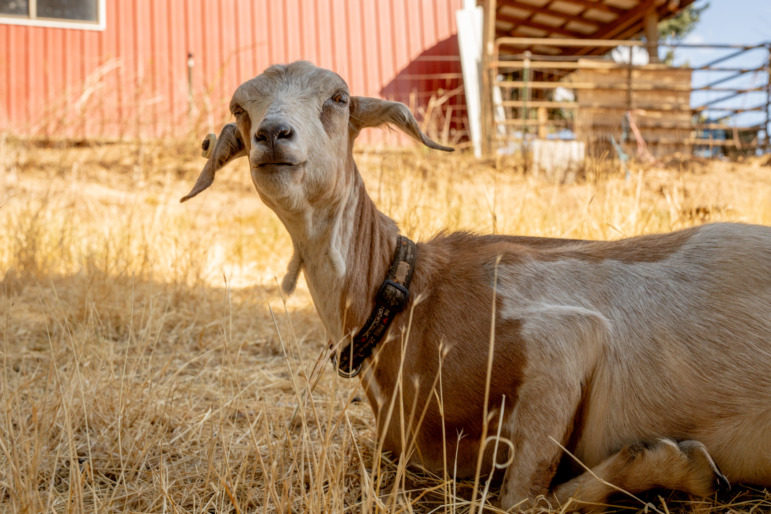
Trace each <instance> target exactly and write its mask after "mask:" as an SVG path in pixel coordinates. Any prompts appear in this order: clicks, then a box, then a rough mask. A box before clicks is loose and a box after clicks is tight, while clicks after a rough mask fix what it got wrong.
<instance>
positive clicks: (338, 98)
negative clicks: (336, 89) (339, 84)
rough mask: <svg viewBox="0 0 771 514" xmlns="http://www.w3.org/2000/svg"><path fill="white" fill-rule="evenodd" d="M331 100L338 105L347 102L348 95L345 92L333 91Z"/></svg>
mask: <svg viewBox="0 0 771 514" xmlns="http://www.w3.org/2000/svg"><path fill="white" fill-rule="evenodd" d="M332 101H333V102H335V103H337V104H340V105H345V104H347V103H348V95H346V94H345V93H335V94H334V95H333V96H332Z"/></svg>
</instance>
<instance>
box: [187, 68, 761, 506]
mask: <svg viewBox="0 0 771 514" xmlns="http://www.w3.org/2000/svg"><path fill="white" fill-rule="evenodd" d="M231 110H232V111H233V113H234V115H235V116H236V118H237V120H236V124H237V127H238V130H237V131H234V130H233V129H232V128H228V127H232V126H228V127H226V129H223V132H222V136H221V139H222V140H221V141H220V142H218V143H217V145H216V147H215V151H214V152H213V155H212V157H211V158H210V160H209V162H208V163H207V165H206V167H205V168H204V171H203V172H202V174H201V178H200V179H199V181H198V182H197V183H196V185H195V186H194V188H193V191H192V192H191V193H190V194H189V195H188V196H187V197H185V200H187V199H189V198H191V197H193V196H195V195H196V194H198V193H200V192H201V191H203V190H204V189H206V188H207V187H209V186H210V185H211V183H212V181H213V180H214V174H215V172H216V171H217V169H219V167H220V166H221V165H223V164H224V163H226V162H228V161H229V160H231V159H233V158H235V157H236V156H240V155H248V156H249V161H250V165H251V166H250V169H251V176H252V181H253V183H254V185H255V188H256V189H257V192H258V194H259V196H260V198H261V199H262V200H263V201H264V202H265V203H266V204H267V205H268V206H269V207H271V208H272V209H273V210H274V211H275V212H276V214H277V215H278V217H279V219H281V221H282V222H283V223H284V225H285V226H286V228H287V230H288V231H289V234H290V235H291V238H292V244H293V250H294V252H293V257H292V260H291V262H290V265H289V267H288V273H287V276H286V277H285V279H284V282H283V284H284V288H285V289H286V290H287V291H291V290H292V289H293V287H294V284H295V283H296V280H297V275H298V274H299V272H300V271H301V270H302V271H303V273H304V275H305V278H306V281H307V283H308V287H309V290H310V292H311V295H312V297H313V301H314V304H315V306H316V309H317V311H318V312H319V315H320V317H321V319H322V321H323V322H324V325H325V326H326V328H327V331H328V333H329V335H330V338H331V339H332V342H333V343H335V344H338V343H341V342H345V341H346V340H347V338H349V337H350V336H351V334H352V333H354V332H355V331H356V330H357V329H358V328H360V327H361V326H362V325H363V323H364V322H365V320H366V318H367V316H368V315H369V312H370V310H371V309H372V306H373V304H374V297H375V293H376V291H377V290H378V288H379V287H380V284H381V282H382V280H383V278H384V277H385V275H386V270H387V268H388V266H389V264H390V262H391V259H392V258H393V252H394V246H395V244H396V237H397V235H398V228H397V227H396V225H395V223H394V222H393V221H392V220H390V219H389V218H388V217H387V216H385V215H384V214H382V213H381V212H379V211H378V210H377V208H376V207H375V205H374V203H373V202H372V200H371V199H370V197H369V195H368V194H367V192H366V189H365V187H364V183H363V181H362V178H361V175H360V174H359V172H358V170H357V168H356V165H355V163H354V161H353V155H352V147H353V142H354V140H355V138H356V136H357V135H358V133H359V131H360V130H361V129H362V128H364V127H371V126H378V125H382V124H390V125H392V126H394V127H396V128H398V129H400V130H402V131H404V132H405V133H407V134H409V135H411V136H413V137H415V138H416V139H417V140H419V141H421V142H423V143H424V144H426V145H427V146H429V147H431V148H438V149H444V150H448V149H447V148H445V147H442V146H441V145H437V144H436V143H434V142H433V141H431V140H430V139H428V138H427V137H426V136H425V135H424V134H422V132H420V130H419V128H418V125H417V123H416V121H415V119H414V118H413V117H412V115H411V113H409V111H408V110H407V109H406V107H405V106H404V105H402V104H398V103H395V102H385V101H382V100H377V99H372V98H360V97H349V96H348V88H347V86H346V84H345V82H344V81H343V80H342V79H341V78H340V77H339V76H337V75H336V74H334V73H332V72H329V71H326V70H321V69H319V68H316V67H315V66H313V65H311V64H310V63H304V62H299V63H293V64H290V65H286V66H273V67H271V68H269V69H268V70H266V72H265V73H264V74H262V75H260V76H258V77H256V78H254V79H252V80H250V81H247V82H246V83H244V84H243V85H242V86H240V87H239V88H238V90H237V91H236V93H235V94H234V96H233V100H232V102H231ZM278 122H280V123H282V124H286V125H287V126H288V127H290V128H291V129H292V130H291V131H290V132H284V133H283V134H284V136H282V138H281V139H276V140H275V141H274V140H271V143H270V144H267V143H266V142H265V138H264V137H263V138H261V137H258V131H259V130H260V128H261V127H262V128H263V130H264V129H266V127H269V126H271V124H272V125H273V126H275V124H276V123H278ZM289 134H291V136H290V135H289ZM769 312H771V230H769V229H768V228H767V227H752V226H747V225H710V226H704V227H698V228H693V229H688V230H683V231H679V232H675V233H672V234H663V235H654V236H641V237H636V238H631V239H625V240H622V241H614V242H604V241H576V240H560V239H541V238H532V237H515V236H478V235H473V234H468V233H455V234H440V235H439V236H437V237H436V238H434V239H432V240H430V241H426V242H423V243H420V244H419V245H418V257H417V261H416V264H415V271H414V275H413V281H412V284H411V286H410V301H409V303H408V305H407V308H406V310H405V311H404V312H403V313H401V314H399V315H398V316H397V317H396V318H395V320H394V323H393V325H392V327H391V329H390V330H389V332H388V334H387V337H386V339H385V340H384V341H382V342H381V343H380V345H379V346H378V348H377V349H376V352H375V354H374V355H373V357H371V358H370V359H368V361H367V362H365V366H364V368H363V370H362V373H361V379H362V384H363V386H364V389H365V391H366V394H367V397H368V399H369V402H370V404H371V405H372V408H373V410H374V412H375V417H376V419H377V425H378V434H379V438H380V439H379V440H380V441H381V442H382V446H383V448H384V449H386V450H389V451H392V452H393V453H394V454H396V455H400V456H401V457H402V458H405V459H410V460H412V461H414V462H417V463H419V464H421V465H423V466H425V467H426V468H428V469H431V470H433V471H441V470H443V469H446V470H448V471H449V470H453V469H456V468H457V476H459V477H460V476H472V475H474V473H475V472H476V470H477V460H478V455H479V452H480V448H481V445H482V443H483V441H484V440H485V437H487V436H490V435H493V434H496V433H500V436H501V437H502V438H503V439H505V441H507V442H508V443H510V445H511V448H512V449H513V454H511V452H510V451H509V446H508V444H503V445H501V454H500V455H499V457H498V459H497V461H498V462H502V461H506V460H507V458H509V457H511V463H510V464H509V465H508V467H507V469H506V472H505V477H504V483H503V488H502V493H501V497H502V503H503V505H504V506H506V507H508V506H512V505H519V504H521V503H520V502H522V501H523V500H526V499H528V498H531V499H532V498H534V497H535V496H538V495H541V494H546V493H547V492H548V491H549V488H550V487H551V485H552V482H553V479H554V476H555V473H556V470H557V465H558V463H559V461H560V459H561V458H563V457H564V456H563V453H562V450H561V448H560V445H562V446H566V447H567V449H568V450H570V451H571V452H573V453H574V454H575V455H576V456H577V458H579V459H580V460H581V461H582V462H584V463H585V464H586V465H588V466H590V467H592V468H594V469H593V472H594V473H595V474H597V475H599V476H601V477H602V478H603V479H604V480H606V481H608V482H612V483H615V484H617V485H619V486H620V487H623V488H627V489H628V490H630V491H640V490H644V489H647V488H651V487H668V488H675V489H682V490H684V491H688V492H691V493H693V494H709V493H710V492H711V491H712V490H714V488H715V485H716V484H717V483H718V482H720V480H721V479H722V480H725V479H724V478H722V475H721V474H720V473H719V471H718V470H717V467H716V466H715V464H714V462H713V461H712V458H714V459H715V462H717V464H719V465H720V466H721V468H722V469H723V471H724V472H725V473H726V476H727V477H728V478H729V479H731V480H738V481H747V482H752V483H756V484H760V485H766V486H769V485H771V411H769V406H768V398H769V397H771V378H769V377H771V352H769V350H768V342H769V340H771V319H769V316H768V313H769ZM493 316H495V322H494V323H493ZM491 329H494V338H493V337H491V336H492V334H491ZM491 341H494V352H493V360H492V368H491V374H490V377H489V391H487V384H488V376H487V369H488V355H489V352H490V348H491V347H490V342H491ZM486 392H489V394H488V400H487V404H485V400H484V399H485V394H486ZM504 398H505V405H504ZM485 413H487V416H488V417H487V421H488V422H489V423H487V432H486V433H485V432H484V427H485V425H486V422H485V417H484V416H485ZM499 420H501V421H500V422H499ZM657 440H658V441H659V442H658V443H656V444H653V445H650V446H645V445H642V444H641V442H642V441H657ZM672 440H675V441H680V443H679V444H675V443H673V442H672ZM662 441H663V442H662ZM696 441H698V442H696ZM491 451H492V445H489V446H487V447H486V450H485V453H484V456H483V459H482V470H483V471H484V472H485V473H487V472H489V471H490V470H491V469H492V460H491ZM456 455H457V457H456ZM612 491H613V489H612V488H610V487H608V486H607V485H606V484H604V483H602V482H599V481H597V480H596V478H595V477H594V476H593V475H592V474H588V473H584V474H582V475H580V476H578V477H577V478H575V479H573V480H571V481H569V482H567V483H566V484H564V485H562V486H560V487H557V488H556V489H554V492H555V496H553V497H552V498H554V499H557V500H559V501H561V502H564V501H567V499H568V498H570V497H573V496H576V497H578V498H579V499H583V500H586V501H590V502H598V501H603V500H604V498H605V497H607V495H608V494H610V493H611V492H612Z"/></svg>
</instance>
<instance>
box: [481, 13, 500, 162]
mask: <svg viewBox="0 0 771 514" xmlns="http://www.w3.org/2000/svg"><path fill="white" fill-rule="evenodd" d="M482 7H483V9H484V11H483V22H482V102H481V108H482V116H481V118H482V123H481V128H482V134H481V135H482V157H485V158H486V157H488V156H490V155H491V154H492V152H493V151H494V149H493V135H494V134H495V117H494V115H493V79H494V77H493V76H492V72H493V70H492V69H491V68H490V62H491V61H492V60H493V57H494V56H493V52H494V50H495V12H496V8H495V7H496V0H482ZM495 58H497V56H495Z"/></svg>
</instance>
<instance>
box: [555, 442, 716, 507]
mask: <svg viewBox="0 0 771 514" xmlns="http://www.w3.org/2000/svg"><path fill="white" fill-rule="evenodd" d="M729 487H730V486H729V483H728V480H727V479H726V477H725V476H723V474H722V473H721V472H720V470H719V469H718V467H717V465H715V462H714V461H713V460H712V457H711V456H710V454H709V452H708V451H707V448H706V447H705V446H704V445H703V444H702V443H700V442H698V441H681V442H679V443H675V442H674V441H672V440H670V439H659V440H657V441H654V442H653V443H634V444H630V445H627V446H625V447H624V448H622V449H621V450H620V451H618V452H617V453H615V454H613V455H612V456H610V457H608V458H607V459H605V460H604V461H603V462H602V463H600V464H598V465H597V466H595V467H594V468H593V469H592V470H591V471H587V472H586V473H583V474H582V475H579V476H578V477H576V478H574V479H573V480H570V481H569V482H566V483H564V484H562V485H560V486H559V487H557V489H556V490H555V491H554V496H555V498H556V500H557V501H558V502H559V503H560V504H562V505H564V504H566V503H567V502H569V501H573V502H578V505H579V508H580V509H582V510H586V511H601V510H603V509H604V505H605V504H606V503H607V500H608V497H609V496H610V495H611V494H614V493H618V492H621V491H624V492H627V493H632V494H634V493H640V492H643V491H647V490H649V489H657V488H664V489H673V490H676V491H683V492H686V493H689V494H693V495H695V496H709V495H711V494H712V493H714V492H715V491H716V490H717V489H727V488H729ZM571 507H572V505H571Z"/></svg>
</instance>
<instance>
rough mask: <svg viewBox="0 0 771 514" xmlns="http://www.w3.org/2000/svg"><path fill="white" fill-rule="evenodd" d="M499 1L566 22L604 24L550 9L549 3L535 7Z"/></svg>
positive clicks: (512, 1)
mask: <svg viewBox="0 0 771 514" xmlns="http://www.w3.org/2000/svg"><path fill="white" fill-rule="evenodd" d="M563 1H565V0H563ZM500 3H501V4H503V5H507V6H509V7H513V8H515V9H520V10H523V11H531V12H532V13H533V14H545V15H547V16H553V17H555V18H563V19H565V21H566V22H568V21H575V22H578V23H584V24H587V25H592V26H594V27H599V26H600V25H601V24H602V25H604V23H601V22H599V21H596V20H587V19H586V18H583V17H581V16H575V15H573V14H567V13H563V12H560V11H554V10H552V9H549V7H550V6H551V3H549V4H544V5H543V6H542V7H537V6H535V5H530V4H525V3H522V2H518V1H517V0H501V1H500ZM500 17H501V14H500V12H499V13H498V18H500ZM530 18H532V16H530V17H528V18H527V19H528V20H529V19H530ZM563 25H564V24H563ZM560 26H562V25H560Z"/></svg>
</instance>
